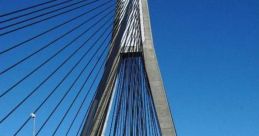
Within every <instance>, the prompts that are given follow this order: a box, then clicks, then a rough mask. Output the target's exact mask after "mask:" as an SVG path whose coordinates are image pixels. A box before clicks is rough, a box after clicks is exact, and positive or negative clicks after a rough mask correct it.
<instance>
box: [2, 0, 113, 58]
mask: <svg viewBox="0 0 259 136" xmlns="http://www.w3.org/2000/svg"><path fill="white" fill-rule="evenodd" d="M111 1H112V0H109V1H107V2H104V3H102V4H100V5H98V6H97V7H94V8H92V9H90V10H89V11H86V12H84V13H82V14H80V15H78V16H76V17H73V18H71V19H69V20H67V21H65V22H63V23H61V24H59V25H56V26H54V27H52V28H50V29H48V30H46V31H44V32H42V33H40V34H37V35H36V36H33V37H31V38H29V39H27V40H25V41H23V42H20V43H18V44H15V45H13V46H11V47H9V48H7V49H5V50H2V51H0V55H2V54H4V53H6V52H8V51H11V50H13V49H15V48H17V47H20V46H22V45H24V44H25V43H28V42H30V41H32V40H34V39H36V38H39V37H40V36H43V35H44V34H47V33H49V32H51V31H53V30H55V29H58V28H60V27H62V26H64V25H66V24H68V23H70V22H72V21H75V20H76V19H78V18H81V17H83V16H85V15H87V14H89V13H91V12H93V11H95V10H97V9H99V8H101V7H103V6H105V5H106V4H108V3H110V2H111ZM98 14H100V13H98ZM98 14H97V15H98Z"/></svg>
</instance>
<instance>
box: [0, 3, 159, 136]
mask: <svg viewBox="0 0 259 136" xmlns="http://www.w3.org/2000/svg"><path fill="white" fill-rule="evenodd" d="M140 10H141V8H140V1H139V0H117V1H115V0H48V1H44V2H43V3H37V4H34V5H31V6H28V7H25V8H21V9H18V10H12V11H11V12H5V13H0V44H1V46H0V107H1V109H0V135H14V136H18V135H28V134H30V133H31V131H32V128H34V127H35V130H33V132H35V135H36V136H40V135H43V136H46V135H47V136H48V135H52V136H55V135H62V136H63V135H66V136H69V135H71V136H75V135H76V136H77V135H81V134H82V132H83V130H85V128H84V127H85V126H87V125H86V124H88V126H89V124H90V127H89V128H87V129H89V131H92V128H91V127H92V126H91V125H93V126H94V127H97V128H98V129H99V130H98V134H100V133H102V134H103V135H112V136H113V135H114V136H116V135H118V136H121V135H129V136H140V135H143V136H150V135H152V136H159V135H161V132H160V131H161V130H160V126H159V123H158V119H157V115H156V111H155V106H154V103H153V97H152V94H151V90H150V86H149V81H148V77H147V73H146V71H145V61H144V58H143V52H142V51H143V43H142V42H143V41H142V39H143V38H142V31H141V15H140ZM115 50H116V51H115ZM113 53H115V54H113ZM116 55H117V56H118V57H115V58H116V60H113V61H116V62H118V66H117V65H116V67H115V69H109V70H110V71H116V72H115V73H116V74H115V75H114V77H115V82H113V83H112V85H114V86H113V88H112V90H111V93H103V91H104V90H101V91H100V90H98V89H99V87H100V86H101V85H103V84H104V82H102V78H103V77H105V75H106V74H107V73H105V72H106V71H109V70H107V69H108V68H110V67H112V66H111V64H109V63H110V60H112V59H111V58H112V57H111V56H113V57H114V56H116ZM104 85H106V84H104ZM112 85H110V86H112ZM106 86H108V85H106ZM98 91H100V92H101V93H100V92H98ZM102 93H103V94H102ZM100 94H102V95H101V96H102V97H107V99H108V100H109V102H108V104H107V106H104V109H105V110H104V111H105V112H103V115H101V114H100V115H101V119H100V120H101V121H100V122H99V124H98V123H97V125H96V124H95V122H94V121H96V120H95V118H94V119H89V117H96V116H95V115H97V114H99V113H98V111H99V109H98V110H96V109H95V107H94V106H95V105H94V104H93V103H94V101H95V100H96V98H97V97H100V96H99V95H100ZM106 94H109V95H107V96H106ZM111 95H112V96H111ZM110 98H112V99H110ZM105 101H106V100H105ZM100 105H102V103H100ZM92 107H94V108H92ZM108 108H109V110H108ZM93 109H94V110H93ZM91 114H94V116H92V115H91ZM30 115H33V119H34V121H35V122H34V123H35V125H36V126H32V124H33V122H32V116H30ZM88 120H90V121H91V122H87V121H88ZM89 134H90V132H89Z"/></svg>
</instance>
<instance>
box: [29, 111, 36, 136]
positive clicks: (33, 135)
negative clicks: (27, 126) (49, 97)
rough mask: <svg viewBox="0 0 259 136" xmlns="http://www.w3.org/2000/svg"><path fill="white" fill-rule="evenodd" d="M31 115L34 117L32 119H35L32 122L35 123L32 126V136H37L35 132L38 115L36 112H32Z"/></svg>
mask: <svg viewBox="0 0 259 136" xmlns="http://www.w3.org/2000/svg"><path fill="white" fill-rule="evenodd" d="M30 116H31V118H32V120H33V124H32V125H33V126H32V136H35V132H36V131H35V123H36V122H35V120H36V115H35V114H34V113H31V115H30Z"/></svg>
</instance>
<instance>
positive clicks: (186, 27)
mask: <svg viewBox="0 0 259 136" xmlns="http://www.w3.org/2000/svg"><path fill="white" fill-rule="evenodd" d="M149 6H150V10H151V19H152V29H153V37H154V41H155V48H156V53H157V57H158V60H159V64H160V69H161V73H162V76H163V79H164V84H165V87H166V90H167V94H168V98H169V101H170V105H171V108H172V110H173V116H174V120H175V125H176V129H177V133H178V136H259V1H258V0H149Z"/></svg>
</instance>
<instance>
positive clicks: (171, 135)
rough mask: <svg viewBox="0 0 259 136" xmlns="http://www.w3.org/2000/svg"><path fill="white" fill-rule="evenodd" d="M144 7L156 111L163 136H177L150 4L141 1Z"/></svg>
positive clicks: (146, 52)
mask: <svg viewBox="0 0 259 136" xmlns="http://www.w3.org/2000/svg"><path fill="white" fill-rule="evenodd" d="M141 5H142V18H141V19H142V21H141V22H142V26H141V27H142V28H143V29H142V31H143V36H144V37H143V52H144V60H145V67H146V72H147V75H148V80H149V84H150V88H151V93H152V96H153V100H154V104H155V109H156V112H157V116H158V121H159V125H160V128H161V132H162V135H163V136H176V131H175V127H174V123H173V119H172V116H171V112H170V107H169V105H168V102H167V98H166V94H165V90H164V86H163V81H162V78H161V74H160V70H159V67H158V62H157V58H156V54H155V50H154V46H153V39H152V32H151V25H150V18H149V11H148V3H147V0H141Z"/></svg>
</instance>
